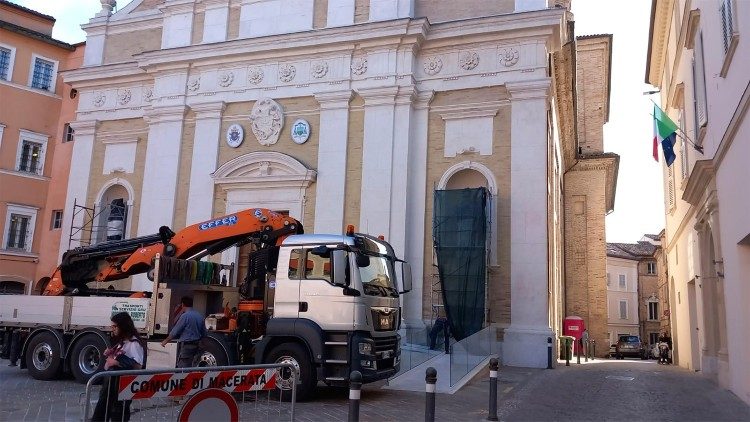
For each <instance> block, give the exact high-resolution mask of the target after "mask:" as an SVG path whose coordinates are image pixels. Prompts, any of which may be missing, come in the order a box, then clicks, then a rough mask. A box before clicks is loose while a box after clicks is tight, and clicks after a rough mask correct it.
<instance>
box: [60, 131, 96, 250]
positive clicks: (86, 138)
mask: <svg viewBox="0 0 750 422" xmlns="http://www.w3.org/2000/svg"><path fill="white" fill-rule="evenodd" d="M70 126H71V127H72V128H73V130H75V133H76V140H75V142H74V143H73V155H72V156H71V159H70V162H71V163H74V164H73V165H71V166H70V175H69V176H68V191H67V196H66V197H65V210H64V212H63V217H64V218H65V220H64V224H63V229H62V238H61V239H60V257H62V255H63V253H65V252H66V251H67V250H68V249H69V246H68V239H70V234H71V227H72V226H76V227H81V226H82V225H83V216H84V213H78V214H77V215H75V216H74V215H73V206H74V204H78V205H84V206H87V205H88V204H86V198H87V197H88V192H89V181H90V179H91V160H92V157H93V152H94V141H95V139H96V129H97V128H98V126H99V122H98V121H96V120H88V121H80V120H79V121H75V122H71V123H70ZM71 221H72V226H71ZM82 233H83V232H79V233H78V234H77V235H76V236H77V237H78V239H79V240H75V241H73V242H71V243H70V248H75V247H77V246H80V245H81V242H80V236H81V235H82Z"/></svg>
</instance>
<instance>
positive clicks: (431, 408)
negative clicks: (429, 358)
mask: <svg viewBox="0 0 750 422" xmlns="http://www.w3.org/2000/svg"><path fill="white" fill-rule="evenodd" d="M424 380H425V383H426V384H425V392H426V396H425V402H424V420H425V422H435V384H436V383H437V370H435V368H433V367H431V366H430V367H429V368H427V370H426V371H425V377H424Z"/></svg>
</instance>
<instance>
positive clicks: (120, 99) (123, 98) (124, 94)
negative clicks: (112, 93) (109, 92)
mask: <svg viewBox="0 0 750 422" xmlns="http://www.w3.org/2000/svg"><path fill="white" fill-rule="evenodd" d="M131 97H132V93H131V92H130V89H128V88H123V89H120V90H118V91H117V103H118V104H120V105H125V104H127V103H129V102H130V99H131Z"/></svg>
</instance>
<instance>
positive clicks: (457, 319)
mask: <svg viewBox="0 0 750 422" xmlns="http://www.w3.org/2000/svg"><path fill="white" fill-rule="evenodd" d="M488 198H489V193H488V192H487V189H485V188H477V189H456V190H436V191H435V205H434V213H433V220H432V236H433V241H434V246H435V252H436V253H437V262H438V272H439V274H440V284H441V289H442V292H443V293H442V294H443V304H444V305H445V312H446V316H447V318H448V321H449V323H450V327H451V333H452V334H453V337H454V338H455V339H456V340H462V339H463V338H465V337H468V336H470V335H472V334H474V333H476V332H477V331H479V330H481V329H482V323H483V322H484V307H485V303H484V296H485V288H486V277H487V250H486V249H487V215H486V213H487V212H486V209H487V201H488Z"/></svg>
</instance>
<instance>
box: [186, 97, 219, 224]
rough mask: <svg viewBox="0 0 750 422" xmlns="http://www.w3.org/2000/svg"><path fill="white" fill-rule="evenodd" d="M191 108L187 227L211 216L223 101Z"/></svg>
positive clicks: (196, 105) (195, 105)
mask: <svg viewBox="0 0 750 422" xmlns="http://www.w3.org/2000/svg"><path fill="white" fill-rule="evenodd" d="M190 108H191V109H193V111H195V138H194V139H193V160H192V164H191V167H190V187H189V189H188V203H187V211H186V215H185V225H187V226H189V225H192V224H195V223H198V222H201V221H205V220H209V219H211V217H213V205H214V201H213V198H214V180H213V179H212V178H211V174H212V173H213V172H214V171H216V165H217V163H218V160H219V143H220V142H221V135H222V134H221V133H220V132H221V115H222V113H223V112H224V109H225V108H226V104H225V103H224V102H223V101H221V102H217V103H208V104H194V105H191V106H190Z"/></svg>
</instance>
